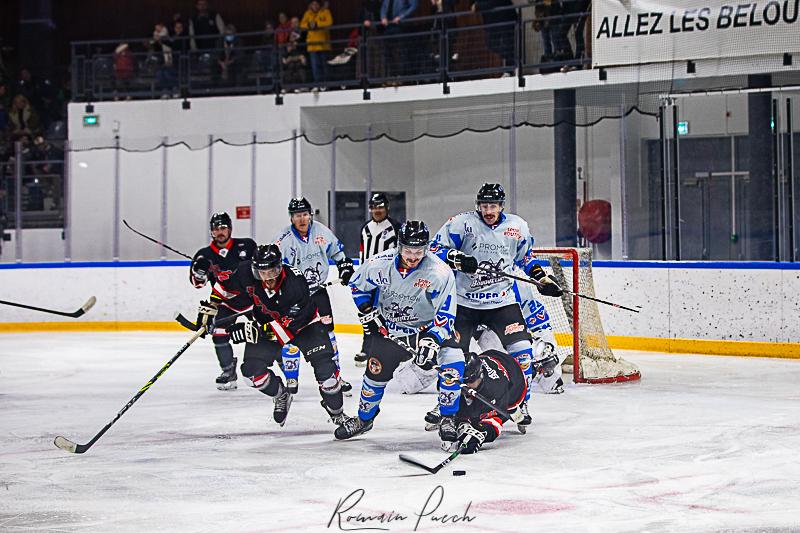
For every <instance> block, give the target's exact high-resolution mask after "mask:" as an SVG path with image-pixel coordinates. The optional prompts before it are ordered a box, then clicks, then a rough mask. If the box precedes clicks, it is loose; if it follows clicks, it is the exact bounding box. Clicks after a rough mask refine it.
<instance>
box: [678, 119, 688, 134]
mask: <svg viewBox="0 0 800 533" xmlns="http://www.w3.org/2000/svg"><path fill="white" fill-rule="evenodd" d="M678 135H689V121H688V120H687V121H686V122H678Z"/></svg>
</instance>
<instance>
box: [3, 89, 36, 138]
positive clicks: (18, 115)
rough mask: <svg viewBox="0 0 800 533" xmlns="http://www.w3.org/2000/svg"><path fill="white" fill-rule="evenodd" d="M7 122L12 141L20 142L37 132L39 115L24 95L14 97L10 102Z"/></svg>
mask: <svg viewBox="0 0 800 533" xmlns="http://www.w3.org/2000/svg"><path fill="white" fill-rule="evenodd" d="M8 121H9V130H10V133H11V140H12V141H16V140H22V139H23V138H24V137H28V136H30V135H33V134H34V133H38V132H39V114H38V113H37V112H36V110H35V109H34V108H33V106H31V103H30V101H28V98H27V97H26V96H25V95H24V94H18V95H16V96H15V97H14V100H13V101H12V102H11V109H9V111H8Z"/></svg>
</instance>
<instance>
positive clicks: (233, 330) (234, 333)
mask: <svg viewBox="0 0 800 533" xmlns="http://www.w3.org/2000/svg"><path fill="white" fill-rule="evenodd" d="M258 330H259V327H258V324H256V323H255V322H237V323H235V324H233V325H232V326H230V327H229V328H228V329H227V331H228V335H230V336H231V341H233V343H234V344H240V343H242V342H247V343H250V344H258V333H259V331H258Z"/></svg>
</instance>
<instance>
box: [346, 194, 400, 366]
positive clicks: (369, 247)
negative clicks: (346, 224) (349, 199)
mask: <svg viewBox="0 0 800 533" xmlns="http://www.w3.org/2000/svg"><path fill="white" fill-rule="evenodd" d="M369 216H370V218H369V220H368V221H367V222H366V223H364V225H363V226H361V242H360V244H359V247H358V258H359V260H360V261H361V263H362V264H363V263H364V261H366V260H367V259H369V258H370V257H372V256H373V255H377V254H379V253H381V252H385V251H386V250H391V249H392V248H396V247H397V233H398V232H399V231H400V224H398V223H397V221H396V220H395V219H393V218H392V217H390V216H389V198H388V197H387V196H386V194H384V193H382V192H376V193H374V194H373V195H372V196H370V198H369ZM369 340H370V332H369V330H368V329H365V330H364V338H363V339H362V341H361V351H360V352H358V353H357V354H356V355H355V357H354V359H355V362H356V366H365V365H366V364H367V351H368V349H367V347H368V346H369Z"/></svg>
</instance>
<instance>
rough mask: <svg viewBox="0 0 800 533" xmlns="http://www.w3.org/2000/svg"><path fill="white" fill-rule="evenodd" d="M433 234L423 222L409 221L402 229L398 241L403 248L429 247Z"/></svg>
mask: <svg viewBox="0 0 800 533" xmlns="http://www.w3.org/2000/svg"><path fill="white" fill-rule="evenodd" d="M430 237H431V234H430V232H429V231H428V226H426V225H425V223H424V222H423V221H421V220H407V221H406V222H404V223H403V225H402V226H401V227H400V234H399V235H398V236H397V240H398V242H399V243H400V245H401V246H412V247H420V246H428V241H430Z"/></svg>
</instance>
